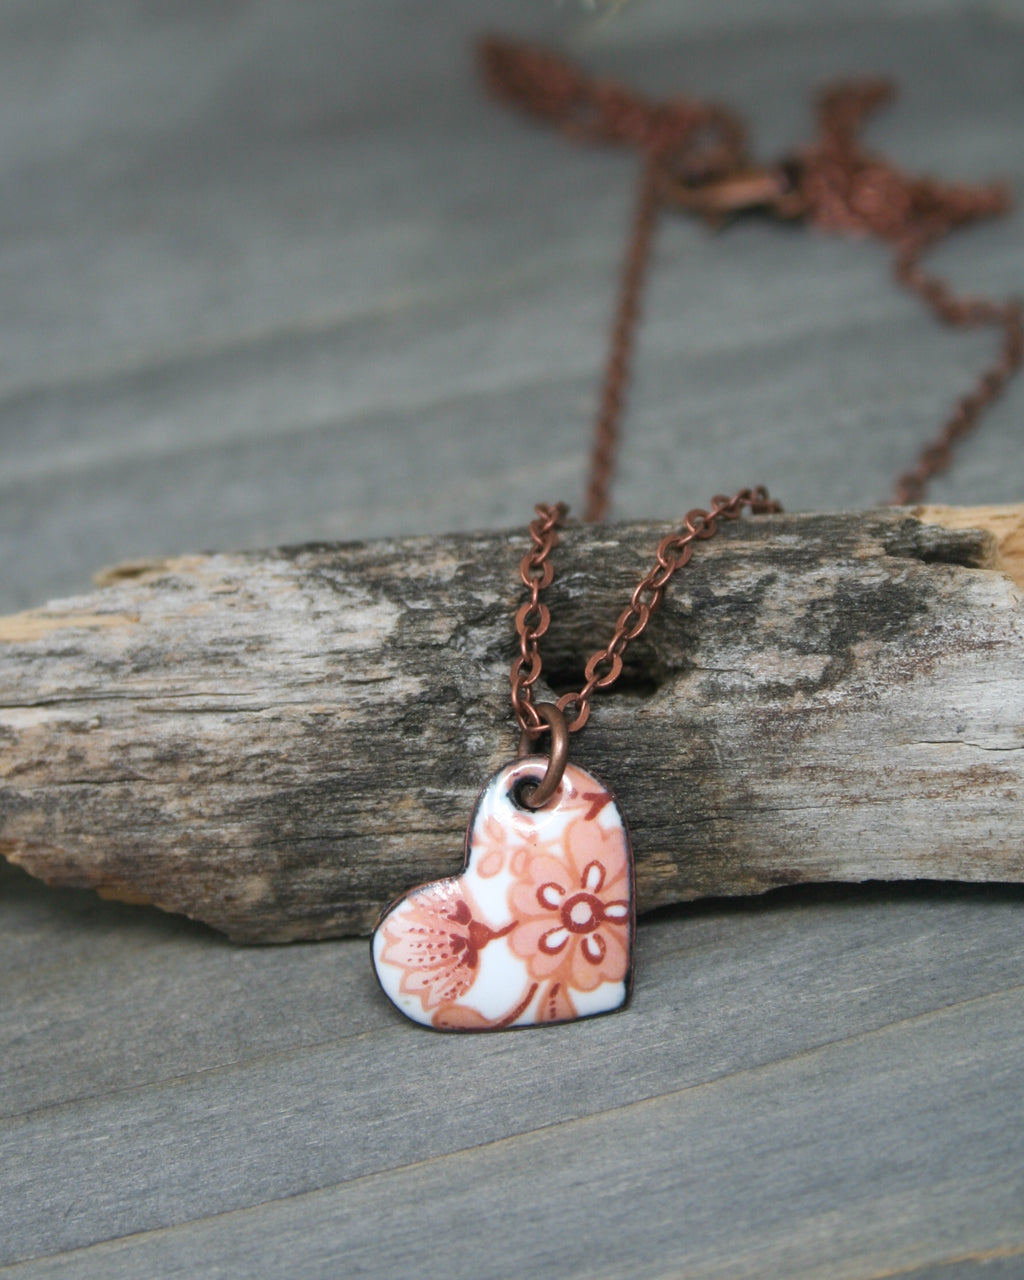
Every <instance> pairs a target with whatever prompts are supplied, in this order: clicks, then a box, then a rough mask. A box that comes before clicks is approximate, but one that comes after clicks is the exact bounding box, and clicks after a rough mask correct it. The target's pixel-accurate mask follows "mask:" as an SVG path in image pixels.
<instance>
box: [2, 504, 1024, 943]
mask: <svg viewBox="0 0 1024 1280" xmlns="http://www.w3.org/2000/svg"><path fill="white" fill-rule="evenodd" d="M958 514H959V524H960V525H961V526H966V528H963V527H961V528H960V529H958V530H953V531H951V530H947V529H944V528H943V527H942V526H941V525H937V524H931V525H929V524H924V523H922V522H921V521H920V520H918V519H916V518H914V517H911V516H908V515H907V514H906V513H901V512H880V513H874V514H867V515H846V516H780V517H774V518H771V519H770V520H767V521H766V520H754V521H749V522H740V523H739V524H737V525H735V526H734V527H732V528H730V529H728V530H723V531H721V532H720V533H719V535H718V537H717V538H716V539H715V540H714V541H713V542H711V543H709V544H707V545H706V546H702V547H701V548H700V551H699V554H698V555H697V556H695V557H694V559H693V560H692V561H691V564H690V565H689V566H688V569H687V572H686V574H685V575H680V578H679V579H678V580H677V581H675V582H673V583H672V586H671V589H670V591H669V593H668V596H667V602H666V604H665V606H664V609H663V611H662V613H661V614H660V615H659V617H658V619H657V622H656V624H655V625H654V626H653V627H652V628H651V629H650V630H649V631H648V632H647V634H646V635H645V636H644V637H643V638H642V639H641V640H640V641H638V642H637V643H636V645H635V646H633V647H632V648H631V649H630V650H629V651H628V653H627V656H626V667H625V669H624V673H623V677H622V679H621V681H620V684H619V686H618V687H617V689H616V690H615V692H614V693H613V694H611V695H610V696H608V697H607V699H606V700H604V703H603V705H602V706H601V710H600V712H599V714H598V715H597V716H596V717H595V720H596V723H595V725H594V726H593V728H591V729H588V733H587V735H586V738H585V739H580V746H579V748H578V753H579V755H580V756H581V758H583V759H585V760H586V762H587V763H588V764H591V763H593V764H594V765H595V766H596V767H597V771H598V773H599V775H600V776H604V777H606V778H608V779H609V780H610V781H612V783H613V785H614V786H615V787H616V789H617V791H618V794H619V796H620V798H621V799H622V801H623V803H624V805H625V811H626V813H627V814H628V815H629V820H630V824H631V829H632V833H633V839H634V844H635V848H636V851H637V887H638V905H639V907H640V908H641V909H642V910H646V909H649V908H651V907H656V906H659V905H663V904H665V903H670V902H678V901H681V900H687V899H690V898H694V897H698V896H702V895H707V894H735V893H749V892H753V891H761V890H764V889H768V888H772V887H774V886H777V885H780V884H792V883H799V882H807V881H829V880H840V881H851V880H865V879H872V878H874V879H907V878H918V877H931V878H933V879H964V880H1004V881H1007V880H1020V879H1024V844H1022V842H1021V834H1022V828H1021V796H1022V795H1024V736H1022V726H1021V722H1020V715H1019V708H1020V706H1021V705H1022V704H1024V609H1022V608H1021V599H1020V591H1019V588H1018V587H1017V585H1016V584H1015V583H1014V581H1013V580H1012V579H1011V578H1010V577H1009V576H1007V575H1006V574H1005V573H1004V572H1003V571H1002V570H1001V569H1000V568H999V567H992V566H994V565H995V564H996V544H995V540H994V538H993V537H992V536H991V535H989V534H986V533H985V532H984V531H979V530H978V529H972V528H971V525H972V523H974V521H972V517H971V514H970V513H968V512H960V513H958ZM983 517H984V512H979V513H977V520H978V521H982V520H983ZM1004 524H1006V525H1008V526H1009V530H1010V532H1009V533H1008V534H1007V535H1006V537H1005V538H1004V543H1005V544H1006V545H1007V546H1009V545H1010V544H1011V543H1012V542H1013V540H1014V539H1017V540H1021V536H1022V535H1021V530H1022V529H1024V508H1016V509H1013V510H1011V511H1009V512H1007V513H1005V514H1004ZM660 535H661V530H659V529H657V528H656V527H652V526H639V527H620V526H611V527H603V528H600V529H586V530H584V529H573V530H571V531H570V532H569V533H568V535H567V537H566V538H565V539H564V540H563V544H562V546H561V547H560V548H559V550H558V563H559V567H560V570H561V572H560V581H561V586H560V587H559V588H555V589H553V590H552V591H551V594H550V602H551V608H552V610H553V617H554V620H555V621H554V624H553V627H552V630H551V632H550V633H549V636H547V637H545V643H544V645H543V650H544V653H545V655H546V663H547V667H546V675H547V679H548V680H549V681H550V682H551V683H552V684H553V685H554V686H556V687H557V688H559V689H560V688H564V687H569V688H573V687H578V686H579V684H580V683H582V679H581V673H582V671H583V667H584V665H585V662H586V658H587V656H588V654H589V652H591V651H592V650H593V649H594V648H595V647H596V646H597V644H598V643H599V640H600V639H601V638H603V635H604V632H605V631H610V629H611V622H612V620H613V619H614V618H615V616H616V615H617V614H618V612H619V611H620V609H621V607H622V604H623V603H624V602H625V601H626V600H627V599H628V597H629V592H630V590H631V587H632V585H633V582H634V581H635V580H636V579H637V578H638V576H640V574H642V572H643V569H644V568H645V567H646V563H645V561H650V559H651V555H652V552H651V548H652V547H653V546H654V545H655V544H656V543H657V541H658V538H659V537H660ZM526 545H528V543H527V540H526V538H525V535H518V536H514V535H482V534H481V535H470V536H465V537H452V538H447V539H432V540H431V539H423V540H420V541H418V542H416V541H400V542H391V543H373V544H356V545H353V546H348V547H331V546H325V547H306V548H302V547H300V548H296V549H293V550H284V551H277V552H269V553H263V554H260V553H252V554H249V555H236V556H206V557H192V558H186V559H184V560H180V561H176V562H172V563H166V562H158V563H143V564H141V565H130V566H127V567H126V568H124V569H122V570H120V571H117V570H115V571H112V572H111V573H110V574H108V575H107V576H106V579H105V581H106V583H107V585H106V586H105V587H104V589H103V590H101V591H100V592H98V593H96V594H94V595H92V596H89V597H79V598H77V599H73V600H71V601H67V602H58V603H55V604H53V605H50V606H48V607H47V608H46V609H42V610H36V611H33V612H28V613H22V614H18V615H15V616H13V617H9V618H6V619H0V688H2V689H3V695H2V705H0V732H2V734H3V737H4V749H3V754H2V756H0V768H2V770H3V776H4V778H5V782H6V785H5V787H4V790H3V792H2V794H0V851H2V852H3V853H4V854H5V855H6V856H7V857H8V858H10V859H11V860H12V861H14V862H16V863H18V864H19V865H21V866H23V867H24V868H26V869H27V870H29V871H31V872H32V874H34V875H37V876H40V877H41V878H42V879H44V880H46V881H48V882H50V883H53V884H65V885H77V886H87V887H92V888H96V889H98V890H99V892H100V893H101V894H104V895H105V896H108V897H115V898H124V899H126V900H127V901H131V902H152V903H155V904H156V905H158V906H161V907H163V908H165V909H167V910H175V911H183V912H184V913H185V914H187V915H189V916H192V917H195V918H198V919H200V920H203V921H205V922H207V923H209V924H213V925H215V926H216V927H218V928H221V929H224V930H225V931H226V932H228V933H229V934H230V935H231V936H232V937H234V938H236V939H243V940H246V941H285V940H294V939H296V938H310V937H323V936H332V935H337V934H339V933H346V932H359V931H366V930H368V929H369V927H370V926H371V925H372V923H373V921H374V919H375V918H376V916H377V914H378V913H379V911H380V909H381V908H382V907H383V906H384V905H385V904H386V903H387V902H388V901H389V899H390V898H392V897H394V896H395V894H396V893H398V892H400V891H401V890H403V889H404V888H405V887H407V886H408V885H409V884H410V883H416V882H418V881H421V880H426V879H433V878H435V877H437V876H440V875H443V874H448V873H451V872H452V871H454V870H457V869H458V867H459V866H460V865H461V858H462V841H461V835H462V832H463V830H464V827H465V823H466V821H467V818H468V814H469V812H470V810H471V808H472V797H473V794H474V792H475V791H476V790H478V789H479V787H480V786H481V785H482V784H483V781H484V779H485V778H486V777H487V776H488V775H489V774H490V773H491V772H493V770H494V769H495V768H497V767H498V766H499V765H500V763H501V762H502V759H503V758H506V757H507V756H508V755H509V754H510V745H511V744H510V743H509V742H508V731H507V724H506V722H507V719H508V715H507V712H503V703H504V700H505V698H506V696H507V675H506V671H507V664H508V661H509V655H510V651H511V648H512V641H513V635H512V628H511V624H510V618H511V614H512V612H513V611H514V607H515V605H514V600H515V598H516V596H517V594H518V592H517V588H516V572H515V566H516V564H517V562H518V559H519V558H520V556H521V555H522V553H523V550H524V548H525V546H526Z"/></svg>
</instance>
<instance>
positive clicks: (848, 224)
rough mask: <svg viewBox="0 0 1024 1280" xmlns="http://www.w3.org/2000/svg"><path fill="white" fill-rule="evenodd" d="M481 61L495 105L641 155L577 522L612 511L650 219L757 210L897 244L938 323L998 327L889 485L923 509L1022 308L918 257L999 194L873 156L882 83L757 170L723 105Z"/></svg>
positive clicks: (513, 62) (855, 90) (991, 211)
mask: <svg viewBox="0 0 1024 1280" xmlns="http://www.w3.org/2000/svg"><path fill="white" fill-rule="evenodd" d="M479 58H480V67H481V72H482V75H483V78H484V81H485V83H486V84H487V87H488V88H489V89H490V91H491V92H492V93H493V94H494V95H495V96H496V97H498V98H501V99H502V100H503V101H505V102H508V103H510V104H511V105H513V106H515V107H517V108H519V109H520V110H522V111H525V112H526V113H527V114H529V115H532V116H534V117H535V118H537V119H540V120H543V121H544V122H545V123H547V124H549V125H552V126H554V127H555V128H557V129H558V130H560V131H561V132H562V133H563V134H564V135H565V136H567V137H568V138H570V139H571V140H573V141H576V142H602V143H608V144H619V145H626V146H631V147H634V148H635V149H636V150H638V151H640V152H641V154H642V155H643V157H644V162H643V167H642V170H641V174H640V179H639V194H638V197H637V203H636V210H635V213H634V218H633V227H632V231H631V234H630V240H629V245H628V248H627V252H626V256H625V263H624V267H623V271H622V277H621V282H620V287H619V295H618V300H617V304H616V309H615V320H614V323H613V326H612V336H611V343H610V347H609V352H608V358H607V361H606V365H605V373H604V382H603V389H602V394H601V400H600V407H599V410H598V414H597V421H596V424H595V430H594V444H593V449H592V452H591V462H590V479H589V482H588V485H587V500H586V507H585V511H584V517H583V518H584V520H587V521H597V520H602V519H604V517H605V516H606V514H607V512H608V506H609V492H610V488H611V481H612V476H613V473H614V470H615V461H616V454H617V452H618V445H619V434H620V424H621V420H622V411H623V407H624V403H625V393H626V387H627V385H628V382H629V375H630V364H631V359H632V354H633V347H634V345H635V333H636V326H637V322H638V320H639V316H640V306H641V301H642V297H643V290H644V284H645V282H646V278H647V274H648V267H649V264H650V256H651V253H650V251H651V245H652V242H653V238H654V232H655V229H656V226H657V221H658V215H659V214H660V212H661V211H662V210H663V209H666V208H671V207H675V208H679V209H683V210H685V211H688V212H691V213H698V214H701V215H702V216H704V217H705V218H707V219H709V220H710V221H712V222H713V223H716V224H717V223H720V222H721V221H722V220H724V219H725V218H728V217H729V216H731V215H734V214H736V213H740V212H743V211H745V210H761V211H766V212H769V213H773V214H775V215H776V216H778V217H781V218H787V219H803V220H806V221H808V222H810V223H811V224H813V225H814V226H816V227H818V228H820V229H822V230H826V231H833V232H840V233H845V234H847V235H862V236H863V235H873V236H876V237H878V238H880V239H882V240H884V241H887V242H888V243H889V244H891V245H892V247H893V251H894V260H893V275H894V277H895V279H896V280H897V281H898V282H899V283H900V284H901V285H903V286H904V287H905V288H907V289H910V290H911V291H912V292H913V293H915V294H917V295H918V296H919V297H920V298H921V299H922V301H923V302H924V303H925V305H926V306H927V307H928V308H929V309H930V310H931V311H932V313H933V314H934V315H935V316H936V317H937V318H938V319H939V320H941V321H942V322H944V323H945V324H947V325H950V326H952V327H956V328H970V327H977V326H980V325H988V326H993V327H995V328H996V329H999V330H1000V331H1001V334H1002V340H1001V344H1000V350H999V354H998V356H997V358H996V359H995V361H994V362H992V363H991V364H990V365H989V366H988V367H986V368H985V369H983V370H982V372H981V373H980V374H979V375H978V377H977V379H976V381H975V383H974V385H973V386H972V387H971V389H970V390H969V391H967V392H966V393H964V394H963V395H961V396H960V398H959V399H958V400H957V402H956V403H955V405H954V407H953V409H952V411H951V412H950V414H949V415H948V417H947V418H946V419H945V421H944V422H943V424H942V427H941V429H940V431H939V433H938V434H937V436H936V437H935V438H934V439H933V440H932V441H931V442H930V443H929V444H927V445H926V446H925V447H924V449H922V451H921V453H920V454H919V456H918V459H917V461H916V463H915V464H914V465H913V466H912V467H910V468H909V469H908V470H906V471H903V472H902V473H901V474H900V475H898V476H897V478H896V481H895V487H894V493H893V496H892V499H891V501H892V503H893V505H896V506H903V505H906V504H908V503H913V502H919V501H920V500H921V498H922V496H923V494H924V491H925V487H926V485H927V483H928V481H929V480H930V479H931V478H932V477H933V476H935V475H938V474H939V473H940V472H942V471H945V470H946V469H947V468H948V467H949V465H950V462H951V460H952V450H953V446H954V445H955V444H956V443H957V442H959V441H960V440H961V439H963V437H964V436H965V435H967V434H968V433H969V432H970V431H972V430H973V429H974V427H975V426H976V425H977V423H978V420H979V418H980V417H981V415H982V413H983V412H984V411H985V409H986V408H987V407H988V406H989V405H990V404H991V403H992V401H993V400H995V399H996V397H997V396H999V395H1000V393H1001V392H1002V390H1003V389H1004V387H1005V385H1006V383H1007V381H1008V380H1009V379H1010V378H1011V377H1012V376H1013V374H1014V373H1015V372H1016V371H1017V370H1018V369H1019V368H1020V366H1021V363H1022V361H1024V309H1022V306H1021V303H1020V302H1019V301H1018V300H1015V299H1011V300H1009V301H1006V302H997V301H993V300H991V299H986V298H977V297H965V296H960V295H957V294H955V293H954V292H953V291H952V290H951V289H950V288H949V286H948V285H947V284H946V283H945V282H944V281H943V280H941V279H939V278H937V277H935V276H932V275H929V274H927V273H926V272H925V271H924V270H923V268H922V267H921V258H922V256H923V254H924V253H925V252H926V251H927V250H929V249H931V248H933V247H934V246H935V244H936V243H937V242H938V241H939V240H941V239H943V238H944V237H945V236H947V235H948V234H949V233H950V232H951V231H954V230H956V229H957V228H959V227H963V226H966V225H968V224H969V223H971V222H975V221H977V220H978V219H980V218H991V217H995V216H997V215H999V214H1003V213H1006V212H1007V211H1008V209H1009V208H1010V204H1011V200H1010V195H1009V192H1008V191H1007V189H1006V187H1005V186H1003V185H1002V184H999V183H992V184H989V185H985V186H981V185H971V184H967V183H943V182H939V181H937V180H935V179H933V178H926V177H913V176H911V175H910V174H907V173H905V172H904V171H903V170H902V169H900V168H898V167H897V166H896V165H894V164H892V163H890V162H889V161H887V160H885V159H884V158H882V157H880V156H878V155H875V154H874V153H872V152H870V151H868V150H867V149H866V148H865V147H864V146H863V145H862V144H861V142H860V138H859V134H860V130H861V128H862V126H863V123H864V121H865V118H866V117H867V116H868V115H870V114H871V112H873V111H874V110H876V109H877V108H878V107H879V106H881V105H882V104H883V103H885V102H886V101H888V100H889V99H890V98H891V97H892V95H893V88H892V86H891V84H889V83H888V82H887V81H885V80H880V79H864V80H856V81H846V82H839V83H836V84H834V85H832V86H830V87H829V88H827V89H826V90H825V91H824V92H823V93H822V94H821V96H820V98H819V102H818V129H819V137H818V139H817V141H816V142H814V143H812V144H810V145H808V146H805V147H803V148H801V149H799V150H798V151H796V152H795V153H794V154H793V155H792V156H790V157H788V158H787V159H785V160H783V161H782V162H780V163H779V164H777V165H774V166H770V167H762V168H757V167H754V166H751V164H750V162H749V160H748V158H747V132H746V129H745V127H744V124H743V121H742V120H741V119H740V117H739V116H738V115H737V114H736V113H735V112H733V111H730V110H729V109H728V108H725V107H721V106H716V105H714V104H711V103H706V102H701V101H699V100H697V99H692V98H684V97H680V96H676V97H672V98H668V99H664V100H662V101H652V100H650V99H648V98H645V97H643V96H642V95H640V94H638V93H636V92H634V91H633V90H631V89H629V88H628V87H626V86H625V85H622V84H619V83H618V82H617V81H614V80H602V79H597V78H594V77H591V76H587V75H585V74H584V73H583V72H581V71H580V70H578V69H577V68H576V67H574V66H573V65H572V64H571V63H569V62H567V61H565V60H564V59H563V58H560V57H558V56H557V55H555V54H552V53H550V52H548V51H546V50H543V49H538V48H535V47H533V46H531V45H528V44H521V43H519V42H516V41H510V40H502V39H497V38H490V39H486V40H484V41H482V43H481V45H480V49H479Z"/></svg>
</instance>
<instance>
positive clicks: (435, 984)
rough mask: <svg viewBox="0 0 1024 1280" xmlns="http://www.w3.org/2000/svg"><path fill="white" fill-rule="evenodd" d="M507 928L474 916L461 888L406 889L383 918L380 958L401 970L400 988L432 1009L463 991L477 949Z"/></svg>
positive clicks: (472, 974) (448, 884) (474, 965)
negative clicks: (409, 891)
mask: <svg viewBox="0 0 1024 1280" xmlns="http://www.w3.org/2000/svg"><path fill="white" fill-rule="evenodd" d="M509 928H511V926H508V927H507V928H506V929H502V930H498V931H495V930H493V929H491V928H490V927H489V926H488V925H486V924H484V923H483V922H482V921H481V920H478V919H476V918H475V917H474V911H473V905H472V904H471V902H470V901H469V900H468V897H467V895H466V893H465V890H464V889H462V888H459V887H458V886H457V885H456V884H455V883H454V882H453V881H444V880H441V881H438V882H437V883H435V884H432V885H428V886H426V887H425V888H423V889H419V890H416V891H415V892H414V893H412V894H410V895H409V897H408V898H407V899H406V901H405V902H404V903H403V905H402V907H401V908H400V909H399V910H397V911H395V912H393V913H392V914H391V915H390V916H387V917H386V918H385V919H384V921H383V922H382V924H381V926H380V929H381V933H382V934H383V937H384V947H383V951H382V953H381V958H382V959H383V960H385V961H386V962H387V963H388V964H393V965H395V966H396V967H397V968H399V969H401V970H402V977H401V981H400V983H399V990H401V991H402V992H404V993H405V994H406V995H411V996H417V997H418V998H419V1000H420V1002H421V1004H422V1005H423V1007H424V1009H426V1010H431V1009H437V1008H439V1007H440V1006H441V1005H446V1004H451V1003H452V1002H454V1001H455V1000H457V999H458V998H459V996H462V995H465V993H466V992H467V991H468V990H469V988H470V987H471V986H472V985H473V981H474V979H475V978H476V970H477V961H478V959H479V955H480V951H481V949H482V948H483V947H485V946H486V945H487V944H488V942H490V941H491V940H492V939H493V938H498V937H501V936H502V935H503V934H504V933H507V932H508V929H509Z"/></svg>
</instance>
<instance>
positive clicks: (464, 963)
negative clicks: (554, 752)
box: [373, 758, 634, 1031]
mask: <svg viewBox="0 0 1024 1280" xmlns="http://www.w3.org/2000/svg"><path fill="white" fill-rule="evenodd" d="M542 763H543V762H542V761H538V760H536V759H534V758H526V759H524V760H517V761H515V762H513V763H512V764H510V765H506V766H505V768H504V769H502V770H500V771H499V773H497V774H496V775H495V776H494V778H492V779H491V781H490V782H489V783H488V785H487V786H486V787H485V788H484V790H483V792H481V795H480V799H479V800H478V801H477V806H476V809H475V810H474V814H473V818H472V820H471V822H470V827H469V831H468V833H467V839H466V867H465V870H464V871H463V873H462V875H461V876H457V877H453V878H451V879H447V880H439V881H436V882H434V883H432V884H428V885H423V886H421V887H419V888H417V889H413V890H412V891H411V892H410V893H408V894H407V895H406V896H405V897H403V898H401V899H399V900H398V901H397V902H396V903H394V904H392V906H391V907H390V908H389V909H388V910H387V911H386V912H385V914H384V915H383V916H382V918H381V921H380V922H379V924H378V927H377V930H376V932H375V935H374V944H373V958H374V965H375V968H376V971H377V976H378V978H379V980H380V982H381V985H382V987H383V988H384V991H385V993H386V994H387V995H388V996H389V998H390V999H391V1000H392V1001H393V1002H394V1003H395V1004H396V1005H397V1006H398V1008H399V1009H400V1010H401V1011H402V1012H403V1013H405V1014H406V1015H407V1016H409V1017H410V1018H412V1019H413V1020H414V1021H417V1022H421V1023H424V1024H426V1025H428V1026H432V1027H435V1028H438V1029H441V1030H459V1031H478V1030H494V1029H497V1028H500V1027H507V1026H525V1025H536V1024H539V1023H548V1022H565V1021H568V1020H570V1019H573V1018H578V1017H587V1016H591V1015H593V1014H596V1013H605V1012H611V1011H612V1010H613V1009H617V1008H620V1007H621V1006H622V1005H623V1004H624V1003H625V1002H626V1000H627V999H628V995H629V985H630V979H631V968H632V941H633V919H634V910H633V868H632V856H631V853H630V848H629V837H628V835H627V833H626V828H625V824H624V822H623V820H622V816H621V814H620V813H619V810H618V807H617V805H616V804H615V800H614V798H613V797H612V795H611V793H610V792H608V791H607V790H606V789H605V788H604V787H603V786H601V784H600V783H599V782H597V780H596V779H595V778H593V777H591V776H590V775H589V774H587V773H585V772H584V771H583V770H582V769H577V768H575V767H574V766H569V767H568V768H567V769H566V772H565V776H564V778H563V781H562V785H561V787H560V789H559V791H558V792H556V794H555V796H554V797H553V798H552V799H551V800H550V801H549V802H548V804H546V805H545V806H544V807H543V808H542V809H539V810H536V811H534V810H530V809H527V808H525V807H523V806H521V805H520V804H519V803H518V802H517V801H516V798H515V796H516V787H517V786H518V785H519V784H520V783H521V782H522V781H524V780H528V779H530V778H533V777H536V776H537V769H538V765H539V764H542Z"/></svg>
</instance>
